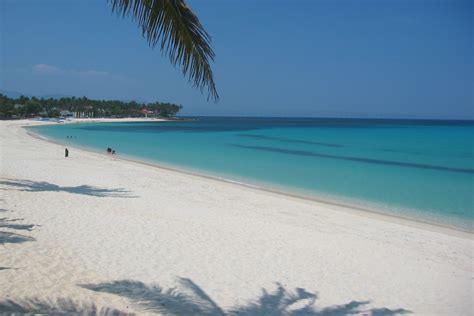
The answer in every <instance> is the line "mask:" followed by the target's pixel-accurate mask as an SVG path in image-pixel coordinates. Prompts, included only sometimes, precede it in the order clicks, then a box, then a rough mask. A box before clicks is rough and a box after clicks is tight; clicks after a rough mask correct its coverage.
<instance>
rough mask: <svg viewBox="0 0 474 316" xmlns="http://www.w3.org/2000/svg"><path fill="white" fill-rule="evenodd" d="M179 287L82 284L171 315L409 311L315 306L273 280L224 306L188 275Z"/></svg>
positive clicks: (323, 315) (360, 304) (311, 296)
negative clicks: (270, 284) (270, 285)
mask: <svg viewBox="0 0 474 316" xmlns="http://www.w3.org/2000/svg"><path fill="white" fill-rule="evenodd" d="M178 281H179V288H180V290H178V289H177V288H171V289H166V290H165V289H163V288H161V287H160V286H158V285H150V286H148V285H146V284H144V283H142V282H139V281H131V280H121V281H114V282H109V283H100V284H83V285H80V286H81V287H83V288H86V289H89V290H93V291H96V292H103V293H109V294H115V295H120V296H122V297H126V298H128V299H129V300H130V301H131V302H132V303H133V304H134V305H135V306H136V307H138V308H139V309H143V311H144V312H148V313H162V314H165V315H166V314H175V315H205V316H223V315H244V316H250V315H274V316H299V315H308V316H329V315H348V314H351V315H373V316H389V315H402V314H408V313H410V311H409V310H406V309H403V308H398V309H395V310H393V309H389V308H385V307H383V308H371V309H367V308H364V307H365V306H366V305H367V304H369V303H370V301H351V302H349V303H346V304H343V305H335V306H329V307H325V308H319V307H317V306H316V301H317V298H318V296H317V294H316V293H310V292H308V291H306V290H305V289H302V288H297V289H296V290H295V291H288V290H287V289H285V288H284V287H283V286H282V285H281V284H279V283H277V289H276V290H275V291H273V292H269V291H267V290H266V289H262V294H261V295H260V296H259V297H257V298H255V299H253V300H251V301H250V302H249V303H247V304H246V305H242V306H236V307H233V308H230V309H228V310H224V309H223V308H221V307H219V305H218V304H217V303H216V302H214V301H213V300H212V299H211V297H210V296H209V295H208V294H206V292H205V291H204V290H203V289H202V288H201V287H199V286H198V285H197V284H196V283H194V282H193V281H192V280H190V279H186V278H179V279H178Z"/></svg>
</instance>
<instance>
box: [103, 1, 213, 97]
mask: <svg viewBox="0 0 474 316" xmlns="http://www.w3.org/2000/svg"><path fill="white" fill-rule="evenodd" d="M108 1H109V2H110V3H111V4H112V11H113V12H115V13H118V14H119V15H121V16H124V17H125V16H131V17H132V19H133V20H134V21H135V22H136V23H137V24H138V26H139V27H140V28H141V29H142V33H143V36H144V37H145V38H146V40H147V42H148V44H149V45H150V47H152V48H154V47H156V46H158V47H159V48H160V50H161V51H162V53H163V54H165V55H168V57H169V58H170V61H171V64H173V66H178V67H179V68H181V70H182V72H183V75H184V76H185V77H187V78H188V80H189V81H190V82H191V83H192V85H193V86H194V87H196V88H198V89H200V90H201V92H202V91H203V90H204V89H207V92H208V96H207V99H208V100H209V99H212V100H214V101H217V100H218V99H219V94H218V93H217V89H216V85H215V83H214V76H213V73H212V69H211V65H210V62H211V61H214V56H215V54H214V51H213V50H212V47H211V45H210V42H211V38H210V36H209V34H208V33H207V32H206V30H205V29H204V27H203V26H202V24H201V22H199V19H198V17H197V16H196V15H195V14H194V13H193V12H192V11H191V9H190V8H189V7H188V6H187V5H186V3H185V2H184V0H108Z"/></svg>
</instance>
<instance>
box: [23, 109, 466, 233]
mask: <svg viewBox="0 0 474 316" xmlns="http://www.w3.org/2000/svg"><path fill="white" fill-rule="evenodd" d="M30 129H31V131H32V132H34V133H38V134H40V135H42V136H44V137H46V138H49V139H51V140H54V141H56V142H59V143H62V144H64V145H65V146H66V145H69V146H76V147H81V148H84V149H88V150H91V151H96V152H101V153H104V154H105V150H106V148H107V147H111V148H113V149H114V150H116V151H117V154H118V156H122V157H126V158H131V159H135V160H141V161H145V162H149V163H150V162H151V163H155V164H158V165H161V166H166V167H170V168H175V169H180V170H184V171H188V172H193V173H197V174H202V175H207V176H212V177H216V178H222V179H226V180H229V181H236V182H241V183H246V184H250V185H255V186H259V187H263V188H267V189H271V190H276V191H280V192H286V193H291V194H296V195H301V196H305V197H309V198H314V199H319V200H324V201H327V202H333V203H340V204H346V205H351V206H356V207H359V208H364V209H368V210H372V211H377V212H382V213H386V214H390V215H395V216H401V217H407V218H411V219H415V220H419V221H424V222H429V223H435V224H438V225H443V226H448V227H452V228H456V229H460V230H467V231H471V232H472V231H473V227H474V225H473V224H474V198H473V197H474V194H473V193H474V122H473V121H432V120H379V119H322V118H321V119H320V118H235V117H233V118H231V117H199V118H195V119H193V120H187V121H167V122H156V121H150V122H139V123H135V122H134V123H94V124H90V123H83V124H57V125H47V126H36V127H31V128H30ZM67 136H73V137H72V138H67ZM71 154H72V155H73V153H71ZM157 181H159V179H157Z"/></svg>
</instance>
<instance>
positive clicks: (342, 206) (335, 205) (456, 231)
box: [21, 118, 474, 239]
mask: <svg viewBox="0 0 474 316" xmlns="http://www.w3.org/2000/svg"><path fill="white" fill-rule="evenodd" d="M80 120H83V119H80ZM86 120H88V121H84V122H76V121H74V122H68V124H74V123H120V122H144V121H145V122H146V121H150V119H140V118H137V119H135V118H132V119H105V120H103V119H86ZM152 120H153V121H161V122H163V121H169V120H166V119H152ZM32 122H36V121H32ZM40 123H44V124H41V125H55V123H52V122H42V121H40ZM28 126H31V125H21V127H22V128H23V129H24V130H25V132H26V134H28V135H29V136H31V137H34V138H36V139H39V140H42V141H45V142H48V143H51V144H55V145H59V146H64V145H65V144H61V143H60V142H56V141H55V140H52V139H49V138H47V137H44V136H43V135H40V134H37V133H34V132H32V131H31V130H28V129H27V127H28ZM69 147H70V148H74V149H75V150H80V151H83V152H85V153H88V154H93V155H96V156H98V157H102V158H105V157H106V156H104V155H103V154H100V153H99V152H96V151H93V150H88V149H86V148H83V147H76V146H69ZM113 158H114V159H117V160H121V161H125V162H128V163H132V164H139V165H144V166H148V167H152V168H158V169H161V170H167V171H171V172H176V173H180V174H185V175H189V176H193V177H198V178H203V179H208V180H212V181H217V182H222V183H226V184H230V185H236V186H240V187H243V188H246V189H249V190H258V191H261V192H265V193H267V194H274V195H280V196H284V197H287V198H291V199H297V200H299V201H305V202H308V203H312V204H314V205H315V206H321V204H322V205H323V206H330V207H332V210H334V211H338V212H345V213H349V214H352V215H357V216H362V217H368V218H375V219H379V220H384V221H388V222H391V223H396V224H400V225H407V226H410V227H414V228H420V229H425V230H428V231H433V232H439V233H443V234H447V235H451V236H456V237H461V238H467V239H474V232H473V231H469V230H465V229H461V228H459V227H453V226H451V225H443V224H440V223H436V222H433V221H429V220H423V219H417V218H413V217H409V216H403V215H400V214H393V213H389V212H384V211H379V210H377V209H375V208H374V209H372V208H367V207H363V206H360V205H355V204H349V203H344V202H342V201H337V198H335V199H334V200H328V199H324V198H320V197H318V196H317V195H315V196H311V195H304V194H298V193H293V192H289V191H283V190H278V189H274V188H270V187H265V186H259V185H254V184H251V183H245V182H240V181H235V180H232V179H227V178H223V177H219V176H214V175H210V174H205V173H200V172H193V171H189V170H185V169H181V168H179V167H178V166H176V167H175V166H166V165H162V164H160V163H155V162H152V161H145V160H139V158H135V157H126V156H125V157H124V156H114V157H113Z"/></svg>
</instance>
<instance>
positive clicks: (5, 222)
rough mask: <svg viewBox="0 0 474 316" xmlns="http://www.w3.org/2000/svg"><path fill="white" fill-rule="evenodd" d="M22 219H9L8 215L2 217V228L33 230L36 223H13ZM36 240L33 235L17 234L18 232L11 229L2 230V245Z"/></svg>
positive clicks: (0, 234)
mask: <svg viewBox="0 0 474 316" xmlns="http://www.w3.org/2000/svg"><path fill="white" fill-rule="evenodd" d="M18 220H21V219H19V218H16V219H8V218H6V217H3V218H0V228H7V229H10V230H26V231H31V230H32V229H33V227H35V226H36V225H31V224H13V223H12V222H14V221H18ZM33 240H35V239H34V238H33V237H30V236H25V235H20V234H17V233H16V232H15V233H13V232H10V231H0V245H3V244H8V243H10V244H19V243H23V242H27V241H33Z"/></svg>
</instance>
